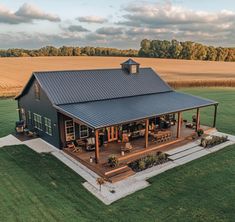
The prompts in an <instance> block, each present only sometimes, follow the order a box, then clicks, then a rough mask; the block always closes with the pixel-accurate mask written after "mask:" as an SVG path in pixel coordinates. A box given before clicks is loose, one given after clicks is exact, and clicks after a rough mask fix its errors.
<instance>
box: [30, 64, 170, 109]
mask: <svg viewBox="0 0 235 222" xmlns="http://www.w3.org/2000/svg"><path fill="white" fill-rule="evenodd" d="M34 75H35V77H36V78H37V80H38V81H39V83H40V85H41V86H42V88H43V89H44V91H45V92H46V93H47V95H48V96H49V98H50V99H51V102H52V103H53V104H56V105H59V104H68V103H80V102H88V101H97V100H106V99H115V98H122V97H131V96H138V95H146V94H154V93H161V92H168V91H172V89H171V88H170V87H169V86H168V85H167V84H166V83H165V82H164V81H163V80H162V79H161V78H160V77H159V76H158V75H157V74H156V73H155V72H154V71H153V70H152V69H151V68H141V69H140V71H139V73H138V74H127V73H126V72H125V71H123V70H122V69H104V70H78V71H53V72H36V73H34Z"/></svg>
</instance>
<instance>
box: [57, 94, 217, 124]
mask: <svg viewBox="0 0 235 222" xmlns="http://www.w3.org/2000/svg"><path fill="white" fill-rule="evenodd" d="M214 104H217V102H215V101H212V100H209V99H202V98H200V97H196V96H192V95H187V94H184V93H179V92H175V91H172V92H166V93H158V94H152V95H143V96H136V97H129V98H120V99H112V100H103V101H95V102H86V103H78V104H67V105H66V104H65V105H60V106H58V109H60V110H61V111H63V112H65V113H67V114H70V115H72V116H74V117H75V118H78V119H80V120H81V121H83V122H84V123H86V124H88V125H89V126H92V127H94V128H101V127H104V126H110V125H116V124H120V123H123V122H129V121H133V120H138V119H144V118H147V117H152V116H158V115H162V114H166V113H173V112H177V111H181V110H187V109H193V108H197V107H203V106H209V105H214Z"/></svg>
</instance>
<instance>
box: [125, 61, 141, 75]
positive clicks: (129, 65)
mask: <svg viewBox="0 0 235 222" xmlns="http://www.w3.org/2000/svg"><path fill="white" fill-rule="evenodd" d="M121 66H122V69H123V70H125V71H126V72H128V73H130V74H137V73H139V67H140V64H139V63H137V62H135V61H134V60H133V59H128V60H127V61H125V62H123V63H121Z"/></svg>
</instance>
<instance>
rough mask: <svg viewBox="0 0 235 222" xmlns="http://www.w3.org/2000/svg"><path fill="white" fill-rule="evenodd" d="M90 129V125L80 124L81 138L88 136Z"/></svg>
mask: <svg viewBox="0 0 235 222" xmlns="http://www.w3.org/2000/svg"><path fill="white" fill-rule="evenodd" d="M88 134H89V130H88V127H87V126H85V125H81V126H80V138H85V137H88Z"/></svg>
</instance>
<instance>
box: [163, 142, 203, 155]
mask: <svg viewBox="0 0 235 222" xmlns="http://www.w3.org/2000/svg"><path fill="white" fill-rule="evenodd" d="M199 144H200V141H198V140H197V141H195V142H191V143H188V144H186V145H183V146H180V147H177V148H175V149H172V150H168V151H166V152H165V153H166V154H167V155H174V154H176V153H179V152H182V151H185V150H188V149H191V148H192V147H195V146H198V145H199Z"/></svg>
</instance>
